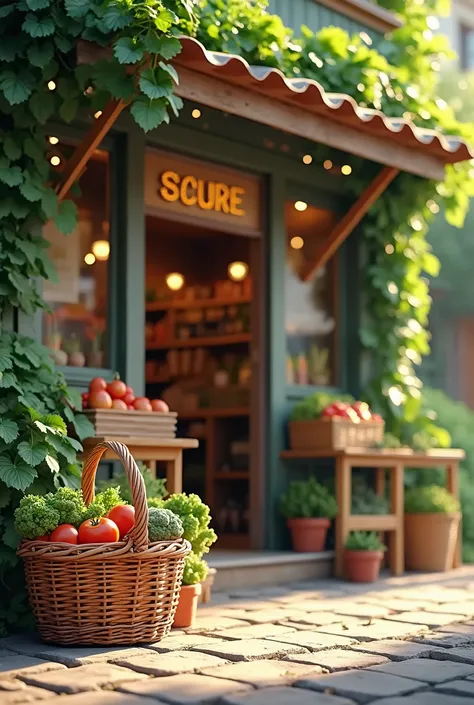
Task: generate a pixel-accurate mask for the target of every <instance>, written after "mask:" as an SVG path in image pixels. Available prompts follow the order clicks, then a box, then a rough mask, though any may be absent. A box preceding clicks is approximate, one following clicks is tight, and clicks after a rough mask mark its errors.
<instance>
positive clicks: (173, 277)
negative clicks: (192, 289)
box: [166, 272, 184, 291]
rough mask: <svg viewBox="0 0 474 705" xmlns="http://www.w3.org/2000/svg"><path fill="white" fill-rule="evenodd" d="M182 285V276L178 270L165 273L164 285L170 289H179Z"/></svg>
mask: <svg viewBox="0 0 474 705" xmlns="http://www.w3.org/2000/svg"><path fill="white" fill-rule="evenodd" d="M183 285H184V277H183V275H182V274H179V272H172V273H171V274H167V275H166V286H167V287H168V288H169V289H171V291H179V290H180V289H182V287H183Z"/></svg>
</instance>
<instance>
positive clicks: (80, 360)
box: [67, 352, 86, 367]
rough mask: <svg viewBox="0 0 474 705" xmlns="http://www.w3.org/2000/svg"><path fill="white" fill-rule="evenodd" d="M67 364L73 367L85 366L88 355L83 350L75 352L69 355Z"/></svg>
mask: <svg viewBox="0 0 474 705" xmlns="http://www.w3.org/2000/svg"><path fill="white" fill-rule="evenodd" d="M67 364H68V365H70V366H71V367H84V366H85V364H86V356H85V355H84V353H81V352H73V353H71V354H70V355H69V357H68V359H67Z"/></svg>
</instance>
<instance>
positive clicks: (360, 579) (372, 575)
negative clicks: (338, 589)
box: [344, 549, 383, 583]
mask: <svg viewBox="0 0 474 705" xmlns="http://www.w3.org/2000/svg"><path fill="white" fill-rule="evenodd" d="M382 560H383V551H349V550H347V549H345V550H344V576H345V578H346V580H350V581H351V582H353V583H374V582H375V581H376V580H378V577H379V574H380V566H381V565H382Z"/></svg>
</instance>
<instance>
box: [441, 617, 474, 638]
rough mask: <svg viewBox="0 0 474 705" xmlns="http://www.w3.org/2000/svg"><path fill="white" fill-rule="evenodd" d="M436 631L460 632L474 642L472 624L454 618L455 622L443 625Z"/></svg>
mask: <svg viewBox="0 0 474 705" xmlns="http://www.w3.org/2000/svg"><path fill="white" fill-rule="evenodd" d="M436 631H437V632H442V633H443V634H462V635H463V636H466V637H470V638H471V641H473V642H474V625H473V624H469V623H462V622H461V621H460V620H459V619H457V620H456V623H454V624H446V625H443V626H441V627H440V628H439V629H437V630H436Z"/></svg>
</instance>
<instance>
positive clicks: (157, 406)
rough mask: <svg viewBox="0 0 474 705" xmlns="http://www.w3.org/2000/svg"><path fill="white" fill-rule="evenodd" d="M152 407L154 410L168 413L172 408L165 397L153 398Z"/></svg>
mask: <svg viewBox="0 0 474 705" xmlns="http://www.w3.org/2000/svg"><path fill="white" fill-rule="evenodd" d="M151 408H152V409H153V411H159V412H160V413H162V414H167V413H168V411H169V410H170V408H169V406H168V404H167V403H166V402H165V401H163V399H152V400H151Z"/></svg>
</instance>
